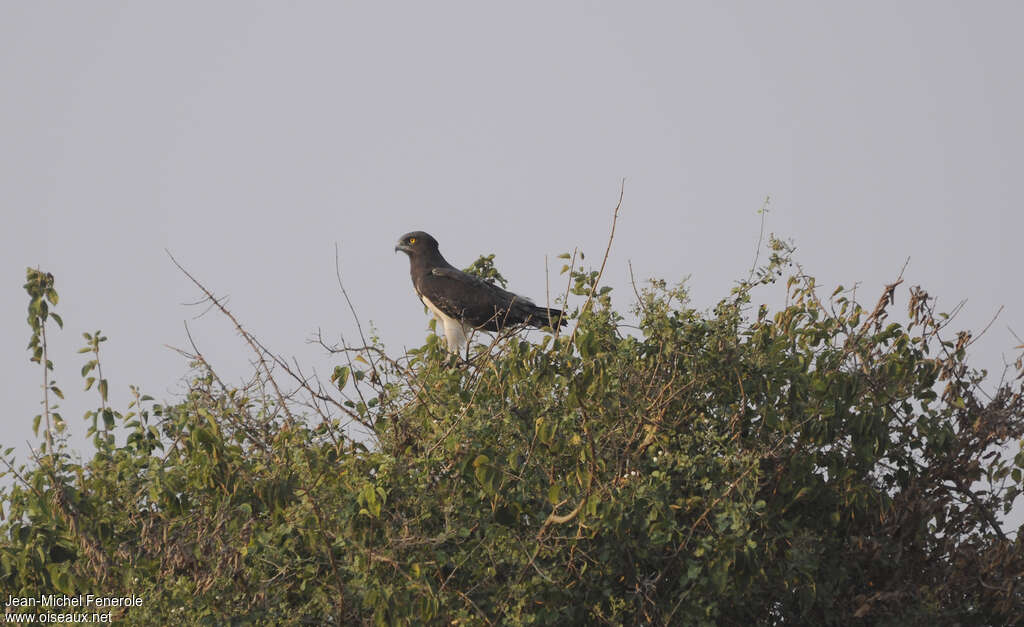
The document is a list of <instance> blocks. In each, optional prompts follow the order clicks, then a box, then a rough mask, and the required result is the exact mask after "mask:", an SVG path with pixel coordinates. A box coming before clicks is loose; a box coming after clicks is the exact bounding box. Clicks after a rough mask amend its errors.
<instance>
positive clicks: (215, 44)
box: [0, 0, 1024, 444]
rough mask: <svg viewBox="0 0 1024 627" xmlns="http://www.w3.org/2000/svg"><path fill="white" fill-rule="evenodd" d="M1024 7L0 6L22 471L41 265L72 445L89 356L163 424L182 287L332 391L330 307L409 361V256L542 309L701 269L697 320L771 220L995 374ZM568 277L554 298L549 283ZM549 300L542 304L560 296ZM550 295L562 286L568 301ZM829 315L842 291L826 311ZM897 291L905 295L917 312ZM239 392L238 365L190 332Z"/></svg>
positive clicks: (219, 324)
mask: <svg viewBox="0 0 1024 627" xmlns="http://www.w3.org/2000/svg"><path fill="white" fill-rule="evenodd" d="M1022 23H1024V4H1022V3H1019V2H983V3H953V2H936V1H928V2H901V3H892V2H862V3H820V2H773V3H753V2H732V3H726V2H686V3H677V2H672V3H668V2H665V3H643V4H640V3H628V4H627V3H604V2H587V3H548V2H545V3H540V2H535V3H517V4H516V6H515V7H514V8H511V7H510V6H509V5H497V4H486V5H485V4H483V3H471V2H460V3H429V4H425V3H412V2H406V3H361V4H355V3H342V2H214V3H210V2H201V3H200V2H175V3H155V2H96V1H91V2H77V3H72V2H15V1H14V0H0V85H2V91H0V201H2V208H3V218H4V223H5V225H6V228H4V230H3V235H2V242H0V244H2V245H0V259H2V264H0V273H2V274H0V278H2V281H0V286H2V289H3V297H2V298H0V328H2V329H3V332H2V333H0V349H2V351H3V354H4V355H6V357H5V359H4V360H3V362H2V364H0V366H2V367H0V376H2V377H3V381H4V389H5V390H6V391H7V394H6V395H5V396H6V398H7V400H8V404H7V411H6V412H5V415H4V417H3V418H2V421H3V437H2V438H0V440H2V441H3V443H5V444H8V443H10V444H21V443H23V442H25V441H26V440H28V439H31V434H30V433H31V428H30V423H31V416H32V415H34V414H35V413H37V411H38V406H37V402H38V398H39V371H38V369H37V367H35V365H30V364H29V363H28V353H27V352H26V351H25V345H26V343H27V341H28V336H29V331H28V326H27V325H26V323H25V305H26V300H25V296H24V292H23V291H22V290H21V285H22V283H23V282H24V269H25V266H36V265H38V266H40V267H42V268H44V269H46V270H49V271H51V272H53V273H54V274H55V275H56V276H57V280H58V284H57V288H58V290H59V292H60V294H61V297H62V300H61V304H60V307H59V311H60V312H61V314H62V315H63V317H64V319H65V322H66V329H65V330H64V332H63V333H54V334H52V335H51V340H52V342H51V343H52V351H51V355H52V358H53V359H54V361H55V362H56V365H57V373H56V375H57V380H58V382H59V383H60V384H61V385H62V386H63V387H64V389H65V392H66V393H67V396H68V400H67V402H66V403H65V404H64V414H65V418H66V419H67V420H68V421H69V423H70V425H71V427H72V429H73V430H74V431H75V432H76V433H77V434H78V438H79V439H80V437H81V434H82V433H84V431H85V426H84V424H83V423H82V421H81V419H80V417H81V414H82V412H83V411H84V410H85V409H87V408H89V407H91V406H93V405H94V404H95V402H96V400H95V397H94V396H93V394H92V393H90V394H88V395H86V394H83V393H79V392H78V390H80V385H81V379H80V378H79V376H78V370H79V368H80V367H81V365H82V364H83V363H84V356H80V355H77V354H76V352H75V350H76V349H77V348H78V347H79V346H80V345H81V343H82V340H81V332H82V331H91V330H95V329H97V328H101V329H103V330H104V332H105V333H106V334H107V335H108V336H109V337H110V341H109V342H108V343H107V344H106V345H105V346H104V373H105V374H106V376H107V377H108V378H109V379H110V380H111V382H112V395H113V400H114V403H115V404H116V405H118V406H120V407H124V406H125V405H126V404H127V400H128V395H127V385H128V384H129V383H137V384H140V385H141V386H142V387H143V389H144V390H145V391H146V392H148V393H150V394H152V395H153V396H156V397H158V398H168V399H170V398H172V395H173V394H174V393H176V392H177V391H178V390H179V389H180V387H179V386H178V385H177V383H176V382H177V381H178V380H179V378H180V377H181V376H182V374H183V373H184V372H185V363H184V361H183V360H182V359H181V358H180V357H179V356H178V355H176V354H175V353H173V352H171V351H169V350H168V349H166V348H164V344H173V345H178V346H184V345H185V344H186V340H185V336H184V331H183V327H182V321H183V320H185V319H191V318H192V316H194V315H195V314H197V313H198V311H197V310H196V309H194V308H188V307H185V306H183V305H182V304H181V303H183V302H187V301H193V300H195V299H196V291H195V290H194V289H193V288H192V287H191V286H190V285H189V283H188V281H187V280H186V279H185V277H183V276H182V275H181V274H180V273H179V272H178V271H177V270H176V269H175V268H174V267H173V266H172V264H171V263H170V261H169V260H168V258H167V257H166V255H165V253H164V249H165V248H169V249H170V250H171V251H172V252H173V253H174V254H175V256H176V257H177V258H178V259H179V261H181V262H182V263H183V264H184V265H185V266H186V267H187V268H189V269H190V270H191V271H192V272H193V273H194V274H195V275H197V276H198V277H199V278H201V279H202V280H203V281H204V282H205V283H206V284H207V285H208V286H209V287H210V288H211V289H213V290H214V291H216V292H218V293H220V294H229V295H230V297H231V300H230V302H229V306H230V307H231V308H232V309H233V311H234V313H235V314H236V315H237V316H238V317H239V318H240V319H241V320H242V321H243V322H244V323H245V324H246V325H247V326H248V327H249V328H250V329H251V330H252V331H253V332H255V333H256V334H257V335H258V336H260V337H261V338H262V339H263V340H264V341H265V343H266V344H267V345H269V346H270V347H271V348H273V349H274V350H275V351H277V352H279V353H282V354H285V355H295V356H297V357H299V359H300V360H303V361H306V362H307V363H314V364H317V365H318V367H319V368H320V369H321V372H323V371H324V370H326V369H327V368H328V367H329V360H327V359H325V358H323V356H321V355H319V354H318V353H317V352H316V351H315V350H314V349H313V348H312V347H310V346H307V345H306V343H305V340H306V338H307V337H308V336H309V335H310V334H311V333H312V332H314V331H315V330H316V329H317V328H321V329H323V330H324V332H325V333H327V334H329V335H330V334H336V333H338V332H344V333H346V334H349V335H352V334H353V331H354V325H353V323H352V321H351V318H350V317H349V315H348V313H347V311H346V308H345V307H344V302H343V300H342V298H341V296H340V294H339V292H338V290H337V287H336V284H335V279H334V259H333V257H334V243H335V242H338V243H339V244H340V250H341V262H342V269H343V272H344V278H345V281H346V286H347V288H348V290H349V293H350V295H351V296H352V298H353V300H354V302H355V305H356V307H357V309H358V311H359V313H360V315H361V317H362V318H363V320H364V322H365V321H368V320H373V321H374V322H375V324H376V325H377V327H378V329H379V331H380V334H381V336H382V338H383V340H384V342H385V343H386V344H387V345H388V346H389V347H390V348H391V349H393V350H394V351H400V350H401V349H402V347H403V346H413V345H418V344H420V343H421V342H422V341H423V338H424V337H425V334H426V322H427V319H428V318H427V316H426V315H425V314H424V313H423V309H422V307H421V306H420V305H419V303H418V302H417V301H416V299H415V297H414V296H413V291H412V286H411V284H410V281H409V277H408V262H407V260H406V258H405V257H404V256H402V255H395V254H394V253H393V246H394V243H395V241H396V239H397V237H398V236H399V235H400V234H402V233H404V232H406V231H410V230H414V229H423V230H427V231H429V232H430V233H432V234H433V235H434V236H435V237H436V238H437V239H438V240H439V241H440V242H441V250H442V252H443V253H444V254H445V255H446V256H447V257H448V259H449V260H450V261H451V262H452V263H454V264H456V265H459V266H464V265H467V264H468V263H470V262H471V261H472V260H473V259H475V258H476V257H477V255H479V254H481V253H490V252H493V253H497V263H498V265H499V268H500V269H501V271H502V272H503V273H504V274H505V275H506V277H507V278H508V279H509V280H510V287H511V288H512V289H514V290H516V291H518V292H521V293H523V294H526V295H530V296H533V297H534V298H537V299H538V300H540V299H542V298H543V295H544V284H545V279H544V259H545V255H547V256H549V257H550V258H551V262H550V265H551V269H552V272H553V273H556V272H557V269H558V267H559V266H558V264H557V263H556V262H555V260H554V259H553V258H554V256H555V255H557V254H559V253H561V252H563V251H566V250H570V249H571V248H573V247H575V246H580V247H582V248H583V249H584V250H585V251H586V252H587V253H588V259H589V260H593V261H594V262H595V263H597V262H598V261H599V259H600V255H601V253H602V252H603V249H604V245H605V240H606V237H607V231H608V227H609V220H610V217H611V209H612V208H613V206H614V205H615V201H616V199H617V196H618V189H619V181H620V179H622V178H623V177H625V178H627V179H628V181H627V185H626V197H625V202H624V204H623V209H622V215H621V220H620V223H619V228H618V234H617V241H616V243H615V248H614V250H613V254H612V256H611V259H610V261H609V267H608V270H607V272H606V276H607V281H608V283H609V284H610V285H612V286H613V287H615V288H616V294H617V303H618V305H619V306H620V307H621V308H623V309H625V308H626V307H627V306H628V304H629V302H630V299H631V296H632V290H631V289H630V288H629V278H628V270H627V267H626V262H627V260H632V263H633V266H634V268H635V270H636V272H637V274H638V276H639V277H640V278H646V277H650V276H656V277H662V278H666V279H668V280H670V281H675V280H678V279H680V278H682V277H683V276H686V275H688V274H689V275H692V281H691V286H692V288H693V296H694V304H695V305H696V306H697V307H699V308H705V307H708V306H710V305H711V304H713V303H714V302H715V301H716V300H717V299H718V298H720V297H721V296H723V295H725V294H727V293H728V290H729V288H730V286H731V285H732V281H733V280H735V279H737V278H740V277H742V276H744V275H745V273H746V270H747V269H748V268H749V266H750V262H751V258H752V254H753V250H754V245H755V242H756V240H757V234H758V227H759V218H758V215H757V210H758V208H759V207H760V206H761V204H762V201H763V199H764V198H765V197H766V196H771V198H772V204H771V213H770V215H769V217H768V229H769V230H771V231H775V232H776V233H779V234H781V235H784V236H786V237H789V238H792V239H794V240H795V243H796V245H797V247H798V250H797V259H798V260H799V261H801V262H802V263H803V265H804V266H805V268H806V269H807V270H808V271H809V272H810V273H812V274H815V275H817V276H818V277H819V282H820V283H821V284H822V285H824V286H826V287H830V286H833V285H835V284H838V283H842V284H845V285H851V284H852V283H853V282H855V281H861V282H862V287H861V292H860V293H861V294H862V295H863V297H864V300H865V301H867V302H872V303H873V302H874V300H875V299H876V298H877V294H878V291H879V290H880V289H881V286H882V285H883V284H884V283H885V282H888V281H890V280H891V279H893V278H894V277H895V276H896V275H897V274H898V272H899V270H900V268H901V266H902V265H903V262H904V260H905V259H906V258H907V257H910V258H911V261H910V265H909V267H908V269H907V272H906V275H905V278H906V279H907V285H914V284H922V285H924V286H925V287H926V288H927V289H928V290H929V291H931V292H932V293H934V294H937V295H939V296H940V298H941V302H942V303H944V304H945V305H946V306H948V307H952V306H953V305H955V303H956V302H958V301H959V300H961V299H967V300H968V304H967V307H966V309H965V310H964V312H963V313H962V315H961V317H960V323H961V326H964V327H970V328H975V329H978V328H980V327H982V326H984V325H985V324H986V323H987V322H988V320H989V318H990V317H991V316H992V315H993V314H994V313H995V311H996V310H997V309H998V308H999V306H1000V305H1005V306H1006V309H1005V311H1004V312H1003V315H1002V316H1001V318H1000V320H999V321H997V322H996V323H995V324H994V325H993V326H992V328H991V330H990V331H989V333H988V335H987V336H986V337H985V338H984V339H983V340H982V341H980V342H978V343H977V344H975V345H974V346H973V347H972V354H973V357H974V359H975V363H976V364H978V365H981V366H986V367H989V368H998V367H999V366H1000V364H1001V363H1002V359H1003V356H1004V355H1005V356H1006V357H1007V359H1011V358H1012V355H1013V351H1012V350H1011V349H1012V347H1013V346H1014V345H1015V344H1017V343H1018V342H1016V341H1015V340H1014V338H1013V337H1012V336H1011V334H1010V332H1009V331H1008V329H1007V325H1009V326H1011V327H1013V328H1014V329H1015V330H1016V331H1017V332H1018V333H1024V296H1022V290H1021V279H1020V266H1021V254H1020V242H1021V238H1022V234H1024V216H1022V212H1021V209H1020V204H1021V198H1022V197H1024V176H1022V173H1024V116H1022V115H1021V111H1024V78H1022V70H1021V59H1024V43H1022V38H1021V37H1020V25H1021V24H1022ZM553 278H554V274H553ZM554 283H555V282H554V281H553V284H554ZM557 284H559V285H560V284H561V282H560V281H559V282H558V283H557ZM829 291H830V290H829ZM905 304H906V291H905V290H903V291H900V292H898V295H897V306H898V307H900V308H903V307H905ZM190 325H191V327H192V329H193V333H194V335H195V337H196V338H197V339H198V341H199V342H200V346H201V348H202V349H203V350H204V351H205V352H206V353H207V355H208V356H209V357H210V358H211V360H212V361H213V363H214V365H215V366H216V367H218V368H219V369H222V371H223V372H226V373H228V374H230V375H231V376H233V377H239V376H241V375H242V374H243V373H244V372H245V367H246V363H245V362H246V360H247V359H249V357H250V356H249V355H248V354H247V352H246V350H247V349H246V347H245V346H244V345H243V344H242V343H241V342H240V341H239V339H238V338H237V337H236V336H235V334H234V333H233V332H232V330H231V329H230V327H229V326H228V325H227V324H226V323H224V321H222V320H220V319H219V318H217V317H216V316H213V315H210V316H207V317H205V318H202V319H200V320H196V321H193V322H190Z"/></svg>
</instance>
